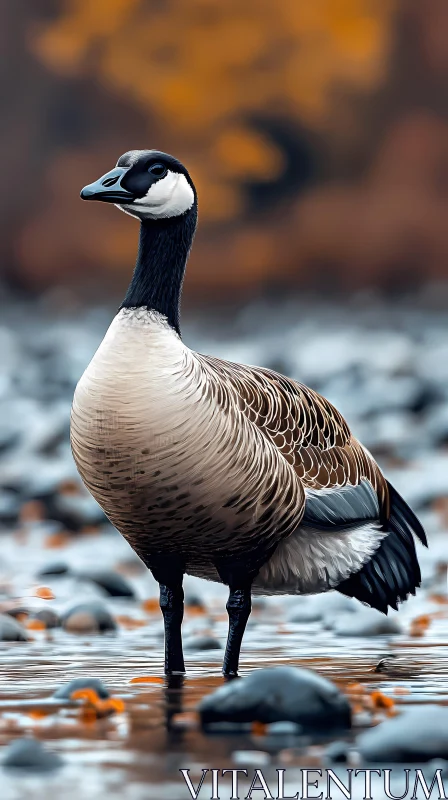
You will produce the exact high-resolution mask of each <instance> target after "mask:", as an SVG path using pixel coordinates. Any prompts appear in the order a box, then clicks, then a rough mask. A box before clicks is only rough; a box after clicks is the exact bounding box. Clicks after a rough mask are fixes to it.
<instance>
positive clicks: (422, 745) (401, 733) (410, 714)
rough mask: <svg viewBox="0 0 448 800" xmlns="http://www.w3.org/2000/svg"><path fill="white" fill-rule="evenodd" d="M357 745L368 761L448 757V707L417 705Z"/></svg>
mask: <svg viewBox="0 0 448 800" xmlns="http://www.w3.org/2000/svg"><path fill="white" fill-rule="evenodd" d="M356 744H357V745H358V747H359V751H360V753H361V756H362V757H363V758H365V759H366V760H367V761H373V762H383V763H386V762H395V763H403V762H406V763H412V762H425V761H431V760H432V759H435V758H442V759H446V758H448V708H447V707H446V706H436V705H425V706H415V707H414V708H409V709H407V710H406V711H403V712H402V713H401V714H400V715H399V716H398V717H393V718H392V719H387V720H386V721H385V722H382V723H381V724H380V725H377V727H376V728H372V729H371V730H369V731H366V732H365V733H363V734H361V736H359V738H358V739H357V742H356Z"/></svg>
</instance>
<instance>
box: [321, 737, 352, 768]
mask: <svg viewBox="0 0 448 800" xmlns="http://www.w3.org/2000/svg"><path fill="white" fill-rule="evenodd" d="M349 751H350V748H349V746H348V744H347V742H332V743H331V744H329V745H328V747H327V748H326V749H325V752H324V760H326V761H329V762H330V764H346V763H347V761H348V760H349Z"/></svg>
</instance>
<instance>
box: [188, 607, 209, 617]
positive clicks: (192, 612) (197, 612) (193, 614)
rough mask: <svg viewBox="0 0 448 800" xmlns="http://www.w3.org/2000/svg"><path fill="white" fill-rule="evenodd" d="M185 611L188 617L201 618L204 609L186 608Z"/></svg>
mask: <svg viewBox="0 0 448 800" xmlns="http://www.w3.org/2000/svg"><path fill="white" fill-rule="evenodd" d="M185 611H186V613H187V615H188V616H190V617H201V616H203V615H204V614H205V608H203V607H202V606H199V605H193V606H188V607H187V608H186V609H185Z"/></svg>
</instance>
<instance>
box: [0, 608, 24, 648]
mask: <svg viewBox="0 0 448 800" xmlns="http://www.w3.org/2000/svg"><path fill="white" fill-rule="evenodd" d="M0 641H1V642H28V641H29V637H28V635H27V633H26V631H25V629H24V628H22V626H21V625H20V624H19V623H18V622H17V620H16V619H14V617H11V616H10V615H9V614H0Z"/></svg>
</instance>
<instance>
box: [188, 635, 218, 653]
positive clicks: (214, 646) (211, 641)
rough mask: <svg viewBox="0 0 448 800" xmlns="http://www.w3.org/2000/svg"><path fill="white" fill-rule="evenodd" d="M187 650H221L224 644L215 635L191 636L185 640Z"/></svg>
mask: <svg viewBox="0 0 448 800" xmlns="http://www.w3.org/2000/svg"><path fill="white" fill-rule="evenodd" d="M184 648H185V650H221V648H222V645H221V642H220V641H219V640H218V639H215V637H214V636H191V637H190V638H188V639H185V640H184Z"/></svg>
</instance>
